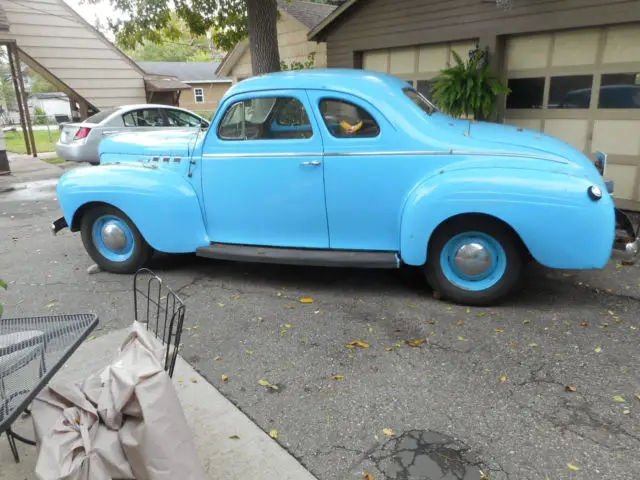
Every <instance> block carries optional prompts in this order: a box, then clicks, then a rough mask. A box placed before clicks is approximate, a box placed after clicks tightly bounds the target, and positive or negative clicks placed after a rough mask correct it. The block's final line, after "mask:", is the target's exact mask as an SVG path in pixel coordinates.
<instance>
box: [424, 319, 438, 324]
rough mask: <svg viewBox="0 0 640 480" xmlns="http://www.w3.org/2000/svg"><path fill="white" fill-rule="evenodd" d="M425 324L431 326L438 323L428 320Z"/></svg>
mask: <svg viewBox="0 0 640 480" xmlns="http://www.w3.org/2000/svg"><path fill="white" fill-rule="evenodd" d="M425 323H428V324H429V325H435V324H436V321H435V320H427V321H426V322H425Z"/></svg>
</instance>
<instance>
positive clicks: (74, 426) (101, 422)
mask: <svg viewBox="0 0 640 480" xmlns="http://www.w3.org/2000/svg"><path fill="white" fill-rule="evenodd" d="M164 352H165V350H164V347H163V346H162V345H161V344H160V342H159V341H158V340H157V339H156V338H155V337H154V336H153V335H152V334H151V333H150V332H148V331H147V330H146V328H145V327H144V326H143V325H142V324H140V323H137V322H136V323H134V325H133V327H132V329H131V332H130V334H129V336H128V337H127V339H126V340H125V342H124V344H123V345H122V347H121V349H120V352H119V353H118V355H117V356H116V358H115V359H114V361H113V362H112V363H111V365H109V366H108V367H106V368H105V369H104V370H103V371H102V372H101V373H100V374H97V375H94V376H91V377H89V378H87V379H85V381H84V382H82V383H81V384H78V385H60V384H58V385H50V386H49V387H47V388H46V389H45V390H44V391H43V392H41V393H40V395H38V397H37V398H36V400H35V401H34V403H33V408H32V413H33V423H34V428H35V431H36V439H37V442H38V450H39V455H38V462H37V465H36V474H37V475H38V477H39V478H40V479H41V480H62V479H64V480H103V479H104V480H108V479H111V478H114V479H133V478H135V479H137V480H176V479H179V480H204V479H205V478H206V476H205V473H204V471H203V470H202V468H201V466H200V462H199V461H198V458H197V455H196V451H195V446H194V444H193V441H192V439H191V432H190V430H189V427H188V425H187V422H186V419H185V417H184V413H183V411H182V407H181V406H180V401H179V400H178V396H177V393H176V391H175V389H174V388H173V385H172V383H171V379H170V378H169V375H168V374H167V373H166V372H165V371H164V369H163V362H164Z"/></svg>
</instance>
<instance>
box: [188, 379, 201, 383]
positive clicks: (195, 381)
mask: <svg viewBox="0 0 640 480" xmlns="http://www.w3.org/2000/svg"><path fill="white" fill-rule="evenodd" d="M190 381H191V383H198V382H199V381H200V380H198V379H197V378H192V379H190Z"/></svg>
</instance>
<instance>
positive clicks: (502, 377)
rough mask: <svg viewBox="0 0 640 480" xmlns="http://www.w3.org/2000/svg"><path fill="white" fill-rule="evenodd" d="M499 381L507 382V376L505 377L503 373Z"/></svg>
mask: <svg viewBox="0 0 640 480" xmlns="http://www.w3.org/2000/svg"><path fill="white" fill-rule="evenodd" d="M500 382H502V383H506V382H507V377H505V376H504V375H503V376H501V377H500Z"/></svg>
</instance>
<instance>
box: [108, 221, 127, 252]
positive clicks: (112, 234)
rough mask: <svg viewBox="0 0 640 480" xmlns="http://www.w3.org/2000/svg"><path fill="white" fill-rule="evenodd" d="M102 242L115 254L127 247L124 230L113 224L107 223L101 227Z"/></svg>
mask: <svg viewBox="0 0 640 480" xmlns="http://www.w3.org/2000/svg"><path fill="white" fill-rule="evenodd" d="M102 241H103V242H104V245H105V247H107V248H108V249H110V250H113V251H116V252H117V251H120V250H123V249H124V247H125V246H126V245H127V237H126V235H125V233H124V230H122V228H120V227H119V226H118V225H116V224H114V223H108V224H106V225H105V226H104V227H102Z"/></svg>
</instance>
